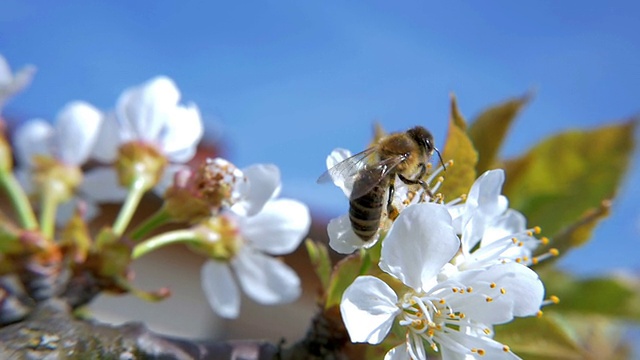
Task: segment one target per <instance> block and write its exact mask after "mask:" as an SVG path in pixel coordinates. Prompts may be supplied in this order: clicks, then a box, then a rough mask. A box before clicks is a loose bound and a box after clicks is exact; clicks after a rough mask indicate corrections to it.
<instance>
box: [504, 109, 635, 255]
mask: <svg viewBox="0 0 640 360" xmlns="http://www.w3.org/2000/svg"><path fill="white" fill-rule="evenodd" d="M635 126H636V122H635V121H629V122H626V123H622V124H615V125H609V126H604V127H601V128H598V129H594V130H590V131H580V130H574V131H568V132H565V133H562V134H559V135H555V136H553V137H551V138H549V139H547V140H545V141H543V142H541V143H540V144H538V145H537V146H535V147H534V148H533V149H531V150H530V151H529V152H528V153H527V154H525V155H524V156H522V157H520V158H517V159H514V160H510V161H508V162H507V163H506V164H505V168H506V172H507V181H506V183H505V186H504V194H505V195H507V196H508V197H509V201H510V205H511V207H513V208H515V209H517V210H520V211H522V212H523V213H524V214H525V215H526V216H527V218H528V221H529V223H530V224H532V225H538V226H541V227H542V231H543V234H546V235H547V236H548V237H549V238H551V240H552V241H553V238H554V235H556V234H561V231H563V229H566V228H570V227H571V226H575V225H574V224H576V223H577V222H580V221H581V220H582V219H583V216H584V214H585V212H587V211H590V210H592V209H596V208H598V207H599V206H600V204H601V203H602V201H603V200H605V199H612V198H613V197H614V195H615V194H616V191H617V189H618V186H619V184H620V181H621V180H622V177H623V175H624V173H625V172H626V170H627V168H628V165H629V160H630V156H631V154H632V152H633V146H634V142H633V134H634V129H635ZM581 230H582V231H583V232H582V233H581V234H580V236H579V238H581V240H580V241H577V243H583V242H584V239H585V238H586V237H588V235H589V234H588V231H587V230H590V229H589V228H588V227H582V228H581ZM552 245H553V243H552Z"/></svg>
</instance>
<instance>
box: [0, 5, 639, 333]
mask: <svg viewBox="0 0 640 360" xmlns="http://www.w3.org/2000/svg"><path fill="white" fill-rule="evenodd" d="M639 13H640V4H638V3H637V2H633V1H613V2H606V3H605V2H601V3H599V4H596V3H592V2H582V1H562V2H557V1H537V2H532V3H528V4H524V3H516V2H512V1H493V2H490V3H488V2H456V3H452V2H438V3H435V2H434V3H427V2H424V1H405V2H402V3H397V2H389V1H382V0H380V1H377V0H372V1H366V2H363V1H341V2H338V1H315V2H311V1H307V2H300V1H292V0H283V1H252V0H249V1H243V2H224V3H223V2H207V3H206V4H205V2H177V1H176V2H170V1H137V2H129V1H109V2H85V1H80V0H69V1H64V2H36V1H22V0H4V1H3V2H2V5H0V54H2V55H4V57H5V58H6V59H7V61H8V62H9V63H10V65H11V67H12V68H13V69H14V70H17V69H19V68H21V67H22V66H23V65H26V64H33V65H35V66H36V67H37V68H38V72H37V74H36V75H35V78H34V81H33V83H32V85H31V86H30V87H29V88H27V89H26V91H24V92H23V93H21V94H19V95H17V96H16V97H15V98H14V99H12V100H11V101H10V102H9V103H8V104H7V105H6V106H5V109H4V112H3V116H4V117H5V119H7V121H8V122H9V126H10V130H11V129H15V127H16V126H17V125H18V124H19V123H20V122H22V121H25V120H27V119H30V118H34V117H42V118H45V119H48V120H51V121H53V120H54V119H55V116H56V113H57V112H58V111H59V110H60V109H61V108H62V107H63V106H64V105H65V104H66V103H67V102H69V101H72V100H77V99H79V100H85V101H88V102H90V103H92V104H93V105H95V106H97V107H99V108H101V109H103V110H107V109H110V108H112V107H113V106H114V105H115V102H116V99H117V97H118V96H119V94H120V93H121V92H122V91H123V90H124V89H125V88H127V87H130V86H133V85H138V84H140V83H142V82H144V81H146V80H148V79H150V78H151V77H153V76H156V75H159V74H164V75H167V76H169V77H171V78H173V79H174V80H175V82H176V83H177V85H178V87H179V88H180V89H181V91H182V96H183V102H194V103H196V104H197V105H198V106H199V108H200V110H201V112H202V115H203V119H204V121H205V127H206V138H205V141H206V142H207V143H208V144H210V145H212V146H214V147H215V148H216V149H217V150H216V151H218V152H219V153H220V154H222V155H223V156H225V157H227V158H228V159H230V160H231V161H233V162H235V163H236V164H237V165H238V166H239V167H244V166H247V165H250V164H253V163H259V162H270V163H275V164H276V165H278V166H279V167H280V169H281V172H282V179H283V192H282V194H283V196H286V197H293V198H297V199H300V200H302V201H304V202H305V203H307V204H308V205H309V206H310V207H311V209H312V212H313V214H314V218H315V219H316V220H317V221H316V230H317V232H316V233H317V234H320V235H317V236H320V237H321V236H324V233H323V226H322V224H324V223H325V222H326V221H327V220H328V219H330V218H332V217H335V216H338V215H340V214H342V213H344V212H346V210H347V205H348V204H347V202H346V201H345V199H344V197H343V195H342V193H341V191H340V190H338V189H336V188H335V187H332V186H320V185H317V184H316V183H315V180H316V179H317V177H318V176H319V175H320V174H321V173H322V172H323V171H324V170H325V157H326V156H327V155H328V153H329V152H330V151H331V150H332V149H333V148H335V147H345V148H349V149H351V150H353V151H359V150H362V149H363V148H364V147H365V146H366V145H367V143H368V142H369V140H370V138H371V135H372V124H373V123H374V122H375V121H378V122H380V123H381V124H382V125H383V126H384V128H385V129H387V130H389V131H402V130H405V129H407V128H409V127H411V126H414V125H417V124H420V125H423V126H425V127H427V128H429V129H430V130H431V131H432V132H433V133H434V135H435V137H436V143H437V145H438V146H440V147H442V146H443V143H442V139H443V138H444V136H445V135H446V128H447V121H448V116H449V106H450V105H449V96H450V94H451V93H455V94H456V96H457V98H458V103H459V106H460V108H461V110H462V112H463V113H464V115H466V116H467V118H468V119H471V118H473V117H474V115H476V114H478V113H479V112H480V111H481V110H482V109H483V108H485V107H487V106H489V105H491V104H493V103H496V102H500V101H502V100H505V99H507V98H509V97H512V96H519V95H522V94H524V93H527V92H533V93H534V94H535V96H534V98H533V101H531V103H530V104H529V105H528V106H527V108H526V109H525V110H524V111H523V112H522V113H521V115H520V117H519V119H518V120H517V122H516V123H515V125H514V126H513V128H512V129H511V134H510V137H509V138H508V141H507V143H506V144H505V147H504V148H503V154H505V155H506V156H515V155H518V154H520V153H522V152H524V151H526V150H527V149H528V148H529V147H531V146H533V145H534V144H536V143H537V142H539V141H540V140H542V139H543V138H544V137H545V136H548V135H551V134H553V133H556V132H559V131H564V130H568V129H574V128H580V129H587V128H593V127H597V126H602V125H605V124H607V123H609V122H613V121H622V120H625V119H628V118H630V117H632V116H635V115H637V114H638V112H639V110H640V103H639V101H638V99H639V98H638V84H640V67H639V66H638V59H639V58H640V22H638V14H639ZM639 165H640V157H638V156H637V151H636V156H635V158H634V163H633V164H632V167H631V171H630V173H629V176H628V178H627V180H626V181H625V183H624V186H623V188H622V189H620V193H619V197H618V198H617V199H616V201H615V202H614V205H613V215H612V216H611V217H610V218H609V219H607V220H606V221H605V222H604V223H602V224H601V226H599V228H598V229H597V231H596V232H595V237H594V239H593V241H592V242H590V243H589V244H588V245H586V246H585V247H583V248H581V249H578V250H575V251H573V252H572V253H571V254H569V255H568V256H566V257H564V258H563V260H562V267H563V268H565V269H568V270H570V271H572V272H575V273H578V274H583V275H593V274H602V273H609V272H621V271H624V272H633V273H635V274H636V275H637V274H639V273H640V261H639V260H638V256H637V255H638V250H637V249H638V247H640V207H639V206H638V205H637V204H638V202H640V189H639V187H638V186H637V184H638V183H640V166H639ZM549 181H554V179H553V178H552V177H550V178H549ZM543 230H544V229H543ZM142 260H143V261H141V262H140V263H137V264H136V270H137V277H138V281H139V283H140V284H141V285H140V286H142V287H144V288H156V287H160V286H169V287H170V288H171V289H172V290H173V293H174V296H173V297H172V298H171V299H169V300H167V301H165V302H164V303H162V304H147V303H143V302H142V301H141V300H138V299H134V298H129V297H128V298H126V299H125V300H123V299H122V298H114V297H109V296H103V297H101V298H100V299H99V300H98V301H97V302H96V304H95V305H94V307H93V308H94V310H95V311H96V313H97V314H98V316H99V318H101V319H104V320H109V321H114V322H119V321H130V320H144V321H146V322H148V323H149V324H150V326H151V327H152V328H153V329H154V330H157V331H160V332H163V333H167V334H172V335H177V336H186V337H200V338H211V337H263V338H269V339H275V340H278V339H279V337H280V336H282V335H284V336H286V337H288V338H290V339H291V340H295V338H297V337H299V336H301V335H302V334H303V332H304V329H306V327H307V325H308V320H307V319H308V318H309V316H310V314H312V312H313V296H314V293H313V289H314V286H313V281H315V280H313V274H311V273H310V272H307V273H303V274H301V277H303V279H305V281H306V283H307V284H308V286H307V290H308V291H307V295H306V297H305V298H304V299H302V300H301V301H299V302H298V303H296V304H294V306H295V308H294V309H295V310H294V311H291V308H289V307H288V306H284V307H279V308H276V309H272V308H264V307H259V306H253V304H252V303H251V302H250V301H247V300H246V299H245V300H244V302H243V307H242V317H241V319H240V320H238V321H234V322H222V321H220V320H219V319H216V318H215V316H214V315H213V313H212V312H211V310H209V309H208V306H207V304H206V301H205V299H204V296H203V294H202V293H201V290H200V287H199V266H200V263H201V261H202V260H201V259H199V258H197V257H194V256H192V255H191V254H190V253H188V252H187V251H186V250H184V249H183V248H180V247H175V248H169V249H168V250H167V251H164V252H162V253H158V254H153V255H150V256H149V257H147V258H143V259H142ZM288 261H290V262H291V263H293V264H294V266H296V269H297V270H298V271H299V272H300V271H304V270H303V269H304V261H306V257H305V255H304V253H303V252H298V256H297V257H294V258H292V259H288ZM281 314H286V315H281ZM280 316H286V318H283V317H280ZM273 319H279V321H280V324H281V325H282V327H283V331H282V332H281V331H277V332H276V331H274V330H273V328H272V325H273V324H272V320H273ZM281 319H286V320H281Z"/></svg>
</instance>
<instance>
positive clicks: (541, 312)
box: [536, 310, 544, 318]
mask: <svg viewBox="0 0 640 360" xmlns="http://www.w3.org/2000/svg"><path fill="white" fill-rule="evenodd" d="M542 315H544V312H543V311H542V310H538V312H537V313H536V317H537V318H541V317H542Z"/></svg>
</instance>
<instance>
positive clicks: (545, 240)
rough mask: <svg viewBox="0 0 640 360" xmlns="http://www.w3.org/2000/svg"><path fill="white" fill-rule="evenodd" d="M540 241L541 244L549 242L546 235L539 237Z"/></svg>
mask: <svg viewBox="0 0 640 360" xmlns="http://www.w3.org/2000/svg"><path fill="white" fill-rule="evenodd" d="M540 242H541V243H542V245H547V244H549V238H548V237H546V236H543V237H541V238H540Z"/></svg>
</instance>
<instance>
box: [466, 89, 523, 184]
mask: <svg viewBox="0 0 640 360" xmlns="http://www.w3.org/2000/svg"><path fill="white" fill-rule="evenodd" d="M530 97H531V96H530V94H527V95H524V96H521V97H517V98H513V99H510V100H507V101H505V102H503V103H500V104H498V105H495V106H492V107H490V108H488V109H486V110H485V111H483V112H482V113H481V114H480V115H478V117H477V118H476V119H475V120H474V121H473V122H472V123H471V126H469V130H468V134H469V138H471V141H472V142H473V145H474V146H475V148H476V150H477V151H478V163H477V165H476V171H477V172H478V174H482V173H483V172H485V171H487V170H490V169H493V168H494V167H495V164H496V162H497V158H498V155H499V152H500V147H501V146H502V143H503V142H504V139H505V137H506V135H507V132H508V131H509V128H510V127H511V123H512V122H513V120H514V119H515V118H516V116H517V115H518V113H519V112H520V110H521V109H522V108H523V107H524V105H526V103H527V102H528V101H529V98H530Z"/></svg>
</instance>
